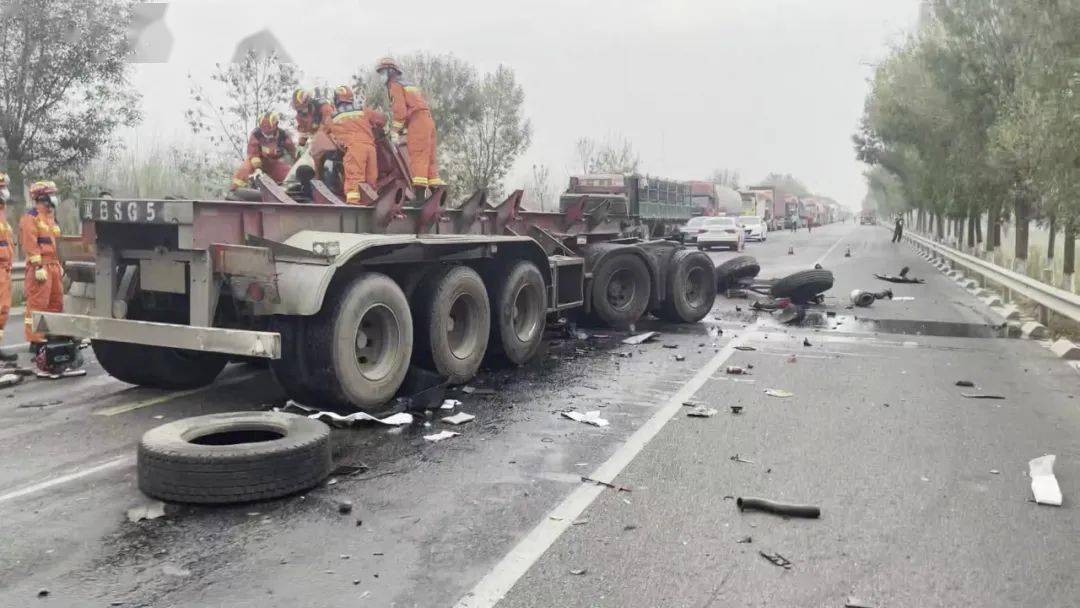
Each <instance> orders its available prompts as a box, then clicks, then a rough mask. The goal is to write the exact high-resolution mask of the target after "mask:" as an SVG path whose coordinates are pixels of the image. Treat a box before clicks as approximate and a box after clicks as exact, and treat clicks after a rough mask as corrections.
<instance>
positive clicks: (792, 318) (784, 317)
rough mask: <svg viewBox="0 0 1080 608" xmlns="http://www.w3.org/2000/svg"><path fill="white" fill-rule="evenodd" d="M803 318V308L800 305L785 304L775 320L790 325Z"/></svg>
mask: <svg viewBox="0 0 1080 608" xmlns="http://www.w3.org/2000/svg"><path fill="white" fill-rule="evenodd" d="M805 318H806V309H805V308H803V307H802V306H787V307H785V308H784V309H783V311H781V313H780V316H778V317H777V318H776V320H777V321H779V322H781V323H783V324H784V325H791V324H793V323H799V322H801V321H802V320H803V319H805Z"/></svg>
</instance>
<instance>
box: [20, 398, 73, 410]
mask: <svg viewBox="0 0 1080 608" xmlns="http://www.w3.org/2000/svg"><path fill="white" fill-rule="evenodd" d="M61 403H63V401H61V400H59V399H49V400H46V401H28V402H26V403H20V404H19V405H16V406H15V407H16V408H31V407H49V406H50V405H60V404H61Z"/></svg>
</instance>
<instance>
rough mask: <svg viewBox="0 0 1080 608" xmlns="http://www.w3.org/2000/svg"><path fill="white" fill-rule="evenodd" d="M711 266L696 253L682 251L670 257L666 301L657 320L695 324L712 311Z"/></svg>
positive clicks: (713, 298) (704, 255) (712, 284)
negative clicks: (659, 318)
mask: <svg viewBox="0 0 1080 608" xmlns="http://www.w3.org/2000/svg"><path fill="white" fill-rule="evenodd" d="M714 273H715V267H714V266H713V262H712V258H710V257H709V256H708V255H706V254H704V253H702V252H700V251H692V250H690V249H682V250H680V251H676V252H675V255H674V256H672V258H671V265H670V270H669V271H668V276H667V299H666V300H664V302H663V303H662V304H661V306H660V311H659V314H660V317H661V318H663V319H665V320H667V321H672V322H675V323H697V322H698V321H700V320H702V319H704V318H705V315H707V314H709V311H710V310H712V307H713V302H715V300H716V281H715V280H714Z"/></svg>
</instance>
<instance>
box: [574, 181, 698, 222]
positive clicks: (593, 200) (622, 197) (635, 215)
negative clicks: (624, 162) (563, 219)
mask: <svg viewBox="0 0 1080 608" xmlns="http://www.w3.org/2000/svg"><path fill="white" fill-rule="evenodd" d="M575 209H581V212H582V213H584V214H586V215H588V216H590V217H591V218H593V219H594V221H600V220H604V221H613V222H618V223H619V226H620V231H621V232H623V233H624V234H627V235H636V236H642V237H650V236H652V237H665V236H669V235H673V234H675V233H676V229H677V227H678V226H679V225H680V224H682V223H684V222H686V221H687V220H689V219H690V218H692V217H695V216H698V215H702V214H703V209H702V207H700V206H699V205H698V204H696V203H695V202H694V200H693V197H692V195H691V188H690V184H689V183H688V182H677V181H672V180H666V179H658V178H654V177H647V176H643V175H635V174H630V175H623V174H617V173H602V174H589V175H576V176H573V177H571V178H570V185H569V187H568V188H567V189H566V192H564V193H563V194H562V196H561V197H560V198H559V210H560V211H561V212H563V213H578V212H577V211H575ZM706 215H707V214H706Z"/></svg>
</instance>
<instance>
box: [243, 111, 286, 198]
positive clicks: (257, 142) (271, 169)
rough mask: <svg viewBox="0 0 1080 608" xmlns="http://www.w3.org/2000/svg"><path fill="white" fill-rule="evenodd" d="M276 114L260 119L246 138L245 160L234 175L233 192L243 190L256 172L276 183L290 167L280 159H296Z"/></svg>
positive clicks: (267, 114) (266, 115) (272, 113)
mask: <svg viewBox="0 0 1080 608" xmlns="http://www.w3.org/2000/svg"><path fill="white" fill-rule="evenodd" d="M279 118H280V117H279V116H278V113H277V112H267V113H265V114H263V115H262V116H260V117H259V126H258V127H256V128H255V130H253V131H252V132H251V135H249V136H248V143H247V160H245V161H244V164H242V165H240V168H239V169H237V170H236V173H235V174H233V181H232V189H233V190H236V189H237V188H243V187H244V186H246V185H247V180H248V178H249V177H251V174H252V173H254V172H255V171H256V170H262V171H263V172H264V173H266V174H267V175H269V176H270V177H271V178H273V180H274V181H275V182H277V183H279V184H280V183H281V182H282V181H284V180H285V177H286V176H287V175H288V174H289V164H288V163H286V162H285V161H283V160H281V158H282V157H283V156H284V155H285V153H286V152H288V153H289V155H291V156H292V157H293V158H294V159H295V158H296V143H295V142H293V140H292V137H291V136H290V135H289V132H288V131H286V130H285V129H281V128H279V127H278V120H279Z"/></svg>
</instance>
